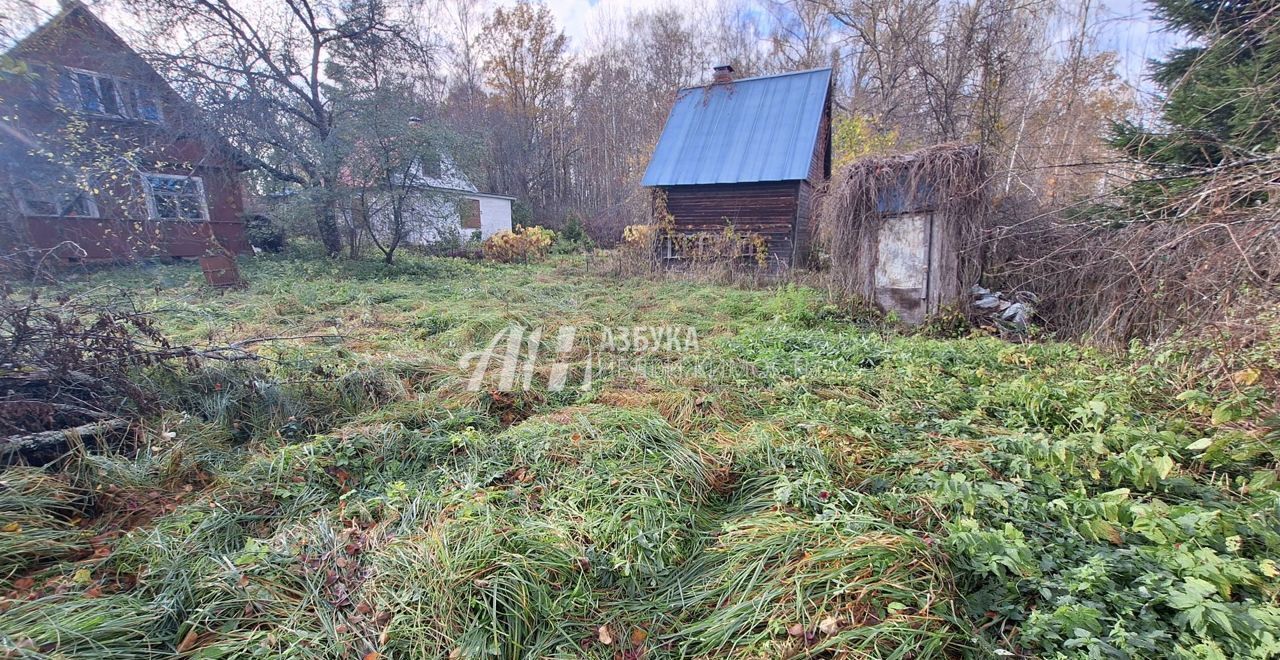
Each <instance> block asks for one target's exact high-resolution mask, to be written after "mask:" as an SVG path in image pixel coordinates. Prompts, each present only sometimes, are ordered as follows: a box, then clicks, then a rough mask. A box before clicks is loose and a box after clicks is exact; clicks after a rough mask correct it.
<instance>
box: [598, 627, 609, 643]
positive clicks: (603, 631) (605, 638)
mask: <svg viewBox="0 0 1280 660" xmlns="http://www.w3.org/2000/svg"><path fill="white" fill-rule="evenodd" d="M596 636H597V637H599V639H600V643H601V644H604V645H605V646H609V645H610V644H613V633H611V632H609V626H600V628H599V629H598V630H596Z"/></svg>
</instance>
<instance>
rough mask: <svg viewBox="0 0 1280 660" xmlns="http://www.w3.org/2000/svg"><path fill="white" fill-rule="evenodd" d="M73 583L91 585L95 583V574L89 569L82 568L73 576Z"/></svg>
mask: <svg viewBox="0 0 1280 660" xmlns="http://www.w3.org/2000/svg"><path fill="white" fill-rule="evenodd" d="M71 581H72V582H75V583H76V584H89V583H90V582H92V581H93V573H91V572H90V571H89V569H87V568H81V569H79V570H77V571H76V572H75V573H74V574H73V575H72V576H71Z"/></svg>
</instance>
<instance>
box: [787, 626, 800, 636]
mask: <svg viewBox="0 0 1280 660" xmlns="http://www.w3.org/2000/svg"><path fill="white" fill-rule="evenodd" d="M787 634H788V635H791V636H792V637H799V636H801V635H803V634H804V624H802V623H793V624H791V625H789V626H787Z"/></svg>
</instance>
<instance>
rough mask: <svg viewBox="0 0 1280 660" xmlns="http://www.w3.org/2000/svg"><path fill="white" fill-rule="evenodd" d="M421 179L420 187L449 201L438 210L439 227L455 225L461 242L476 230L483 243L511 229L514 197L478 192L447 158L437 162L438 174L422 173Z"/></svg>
mask: <svg viewBox="0 0 1280 660" xmlns="http://www.w3.org/2000/svg"><path fill="white" fill-rule="evenodd" d="M422 179H423V187H425V188H427V189H428V190H431V191H432V192H434V193H445V195H446V196H447V197H452V198H453V199H452V200H451V202H452V203H448V204H447V208H444V209H441V214H442V215H441V216H440V217H442V218H443V219H444V223H443V224H442V225H441V226H443V227H449V228H450V229H452V228H453V227H455V226H456V227H457V228H458V229H459V230H460V231H461V232H462V237H463V238H464V239H469V238H472V236H473V235H474V233H475V232H476V231H479V232H480V235H479V238H480V240H484V239H486V238H489V237H490V236H493V235H494V234H496V233H498V232H500V231H510V230H511V229H512V226H511V204H512V203H513V202H515V200H516V198H515V197H508V196H506V195H494V194H492V193H484V192H480V191H479V190H478V189H477V188H476V186H475V184H473V183H471V181H470V180H468V179H467V176H466V175H465V174H463V173H462V171H461V170H459V169H458V168H457V167H456V166H455V165H454V164H453V160H452V159H451V158H449V157H448V156H445V157H443V158H441V159H440V168H439V171H438V172H432V173H424V175H423V177H422ZM455 223H456V224H455ZM424 233H426V234H432V233H434V232H429V231H428V232H424ZM415 239H416V240H414V243H415V244H424V243H430V242H432V241H433V240H435V237H434V236H430V235H425V236H421V237H415ZM419 241H421V243H419Z"/></svg>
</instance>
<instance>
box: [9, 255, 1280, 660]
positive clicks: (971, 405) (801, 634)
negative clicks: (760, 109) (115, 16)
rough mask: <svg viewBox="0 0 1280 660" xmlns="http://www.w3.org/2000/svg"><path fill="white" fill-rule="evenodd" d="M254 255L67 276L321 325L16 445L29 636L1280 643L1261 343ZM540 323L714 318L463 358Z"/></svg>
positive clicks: (140, 648)
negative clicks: (528, 357)
mask: <svg viewBox="0 0 1280 660" xmlns="http://www.w3.org/2000/svg"><path fill="white" fill-rule="evenodd" d="M245 272H246V276H247V278H248V280H249V282H250V285H249V287H248V289H247V290H244V291H233V292H226V293H219V292H213V291H209V290H207V289H205V288H203V287H202V286H201V285H200V274H199V271H198V269H197V268H195V267H193V266H154V267H148V268H144V269H130V270H122V271H108V272H104V273H99V274H97V275H94V276H91V277H87V278H84V279H83V280H81V281H77V282H73V283H72V286H73V287H74V288H76V289H78V290H79V291H81V295H95V292H96V291H100V290H102V289H101V287H105V286H108V285H125V286H128V287H130V288H133V289H135V290H137V291H139V292H141V293H140V295H141V296H142V297H143V304H145V305H147V306H149V307H152V308H154V309H155V310H156V313H157V314H158V315H159V317H160V318H161V319H162V322H163V324H164V326H165V327H166V328H167V331H168V332H169V333H170V335H171V336H172V337H173V339H174V341H175V342H181V343H196V344H199V343H204V342H212V343H226V342H232V341H237V340H244V339H249V338H262V337H294V338H292V339H278V340H274V341H266V342H261V343H255V344H253V345H252V350H254V351H255V352H256V353H257V354H258V355H259V356H261V358H262V359H261V360H258V361H241V362H234V363H225V362H209V363H206V364H205V365H204V366H203V367H201V368H199V369H194V370H188V369H175V370H160V369H156V370H152V371H151V372H149V373H148V374H145V378H146V381H147V383H148V386H149V387H153V388H155V389H157V390H158V391H161V392H164V401H165V408H166V410H167V411H168V412H166V413H165V414H164V415H162V416H160V417H158V418H155V419H152V420H150V421H149V422H148V423H147V424H146V425H145V428H143V429H141V430H139V431H138V432H137V434H136V435H135V437H134V440H133V441H131V443H130V444H129V445H128V446H126V447H123V448H121V449H120V450H119V451H115V452H94V451H73V452H72V454H71V455H69V456H68V457H67V458H66V459H65V460H64V461H62V462H60V463H58V464H56V465H54V466H50V467H47V468H30V467H14V468H10V469H8V470H7V471H5V472H3V473H0V482H2V485H0V560H2V563H0V566H3V568H2V569H0V591H3V592H4V593H5V596H4V598H3V600H0V655H5V657H10V656H12V657H23V658H40V657H50V658H145V657H160V656H164V657H172V656H173V655H174V654H175V653H177V654H180V655H182V656H183V657H191V658H247V657H291V658H487V657H503V658H517V657H527V658H535V657H536V658H543V657H558V658H570V657H590V658H629V659H635V658H674V657H716V658H720V657H757V658H781V657H832V658H835V657H840V658H856V657H888V658H926V657H966V656H967V657H993V656H998V655H999V656H1031V657H1150V658H1162V657H1198V658H1227V657H1259V658H1261V657H1273V656H1277V655H1280V641H1278V640H1277V638H1276V634H1277V631H1278V630H1280V602H1278V600H1277V594H1278V588H1280V567H1278V566H1277V561H1278V560H1280V497H1278V496H1280V486H1278V485H1277V472H1276V453H1275V452H1276V449H1277V447H1280V438H1277V437H1276V434H1275V431H1274V430H1273V428H1272V427H1270V426H1268V425H1267V423H1265V422H1264V420H1263V418H1264V417H1265V416H1266V415H1268V414H1270V413H1269V412H1268V411H1269V410H1270V409H1271V407H1272V406H1274V401H1273V400H1272V399H1271V395H1270V394H1269V393H1268V389H1267V387H1266V383H1267V382H1268V379H1267V377H1265V374H1267V373H1269V371H1268V370H1274V369H1275V368H1276V367H1277V365H1276V364H1275V360H1276V359H1277V358H1276V356H1275V355H1274V354H1273V353H1270V352H1269V351H1266V350H1260V351H1259V352H1258V353H1257V354H1256V355H1252V356H1243V357H1248V358H1250V359H1252V360H1254V361H1256V364H1257V366H1256V368H1254V367H1251V368H1250V369H1255V370H1250V369H1243V370H1241V371H1239V372H1237V373H1232V374H1229V375H1226V376H1224V377H1223V378H1220V379H1217V380H1216V381H1214V382H1209V381H1207V380H1205V379H1203V376H1202V374H1204V373H1205V372H1204V371H1203V369H1201V368H1200V367H1201V365H1199V364H1197V363H1192V362H1189V361H1187V360H1185V359H1183V358H1182V357H1180V356H1179V354H1178V353H1176V352H1154V351H1149V350H1144V349H1142V348H1140V347H1135V348H1133V349H1131V350H1130V351H1127V352H1123V353H1118V354H1116V353H1106V352H1102V351H1099V350H1095V349H1089V348H1082V347H1079V346H1075V345H1069V344H1062V343H1048V342H1045V343H1031V344H1011V343H1006V342H1003V341H1000V340H997V339H993V338H985V337H977V336H975V337H971V338H963V339H949V340H941V339H932V338H928V337H925V336H907V335H902V334H897V333H894V332H891V331H888V330H885V329H883V328H878V327H877V326H874V325H869V324H864V323H859V322H857V321H856V320H853V319H849V318H848V317H847V315H846V314H845V313H842V311H841V309H840V308H838V307H835V306H832V305H829V304H827V303H826V302H825V301H824V300H823V298H822V296H821V295H820V294H819V293H817V292H816V291H813V290H809V289H804V288H795V287H779V288H774V289H770V290H742V289H736V288H730V287H721V286H712V285H705V284H696V283H690V282H680V281H651V280H623V281H619V280H615V279H610V278H607V277H603V276H599V275H595V274H592V273H591V272H588V271H587V270H586V269H585V268H584V264H583V262H582V261H581V259H580V258H579V259H577V260H573V261H571V260H560V261H556V262H553V263H551V264H544V265H535V266H495V265H476V264H470V263H466V262H459V261H449V260H428V259H415V258H406V259H405V260H404V262H403V263H402V264H400V265H397V266H395V267H385V266H381V265H375V264H372V263H355V264H352V263H342V262H327V261H319V260H291V259H283V258H281V259H259V260H253V261H252V262H251V263H249V264H247V265H246V268H245ZM512 324H515V325H518V326H522V327H525V328H537V327H541V328H543V331H544V333H543V348H544V351H553V350H554V348H553V346H554V336H555V331H556V330H557V329H558V328H561V327H564V326H569V325H572V326H575V327H577V328H578V337H577V340H578V342H577V344H576V348H575V349H574V351H573V352H572V354H571V357H572V358H573V359H574V360H582V359H585V357H586V354H587V349H588V347H590V346H592V345H594V346H596V347H597V349H599V348H600V346H601V345H602V344H603V342H604V340H605V338H606V334H605V329H606V328H610V329H611V330H610V331H609V332H610V333H613V334H614V335H617V334H619V333H617V332H616V330H617V329H618V328H623V327H626V328H631V327H635V326H690V327H692V328H695V329H696V335H697V342H696V347H694V346H690V347H689V349H690V350H681V349H684V348H685V346H684V345H671V346H669V345H665V344H664V345H662V346H659V347H658V350H645V351H643V352H639V353H637V352H634V351H620V352H618V353H619V354H616V355H613V356H612V357H615V358H618V359H619V360H620V361H622V362H625V363H627V364H630V365H634V366H638V367H642V368H641V369H635V370H632V369H624V368H615V369H611V370H610V369H604V370H597V371H595V372H594V373H593V381H592V383H591V386H590V387H588V388H585V389H583V388H580V387H578V385H579V384H580V383H581V382H582V376H583V375H584V374H583V372H582V369H581V368H580V367H575V368H574V369H572V370H571V373H570V378H569V384H570V387H567V388H565V389H563V390H561V391H551V390H550V389H549V388H548V387H547V378H548V377H549V370H550V368H551V365H552V363H553V361H552V360H544V361H540V362H539V363H538V364H537V368H536V369H535V372H534V373H533V377H532V383H533V387H532V389H530V390H529V391H516V392H512V393H506V392H499V391H491V388H492V387H493V384H494V383H495V382H496V379H497V374H496V373H494V374H493V375H491V377H490V378H489V381H487V382H488V384H489V388H482V389H481V390H480V391H469V390H468V388H467V380H468V378H469V377H470V376H471V373H470V371H469V370H467V369H463V368H460V367H459V364H458V360H459V358H460V357H461V356H463V355H465V354H467V353H469V352H472V351H477V350H481V349H483V348H484V347H485V346H486V345H487V344H488V343H489V341H490V339H491V338H492V337H493V336H494V334H495V333H497V332H499V331H501V330H502V329H504V328H506V327H508V326H510V325H512ZM334 335H337V336H340V337H341V338H340V339H334V338H326V337H327V336H328V337H331V336H334ZM1235 357H1236V358H1240V357H1242V356H1235ZM544 362H545V364H544ZM140 377H141V376H140ZM1224 383H1225V385H1224Z"/></svg>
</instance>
